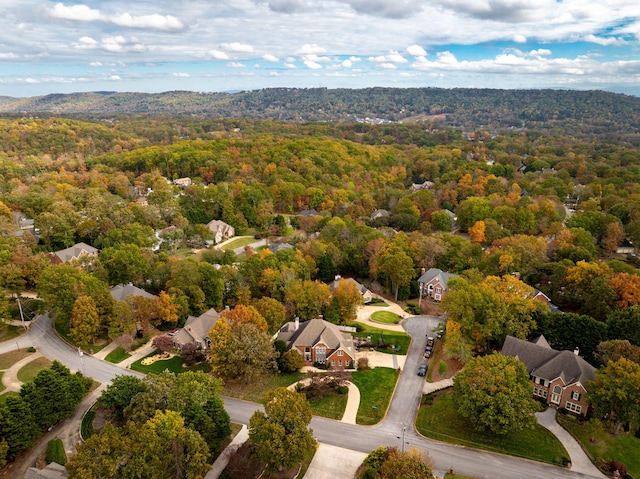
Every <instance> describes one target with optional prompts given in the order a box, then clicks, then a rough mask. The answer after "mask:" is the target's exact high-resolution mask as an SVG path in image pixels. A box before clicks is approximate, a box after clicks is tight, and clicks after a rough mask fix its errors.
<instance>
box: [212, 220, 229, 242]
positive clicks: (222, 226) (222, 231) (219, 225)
mask: <svg viewBox="0 0 640 479" xmlns="http://www.w3.org/2000/svg"><path fill="white" fill-rule="evenodd" d="M207 228H209V230H210V231H211V232H212V233H213V240H214V241H215V243H216V244H218V243H221V242H222V241H224V240H228V239H229V238H233V237H234V236H235V235H236V229H235V228H234V227H233V226H231V225H228V224H227V223H225V222H224V221H220V220H212V221H209V223H207Z"/></svg>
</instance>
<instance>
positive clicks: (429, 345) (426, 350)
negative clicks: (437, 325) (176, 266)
mask: <svg viewBox="0 0 640 479" xmlns="http://www.w3.org/2000/svg"><path fill="white" fill-rule="evenodd" d="M434 344H435V340H434V339H433V338H432V337H431V336H429V337H428V338H427V346H426V347H425V348H424V357H425V358H430V357H431V354H432V353H433V345H434Z"/></svg>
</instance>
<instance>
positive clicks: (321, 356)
mask: <svg viewBox="0 0 640 479" xmlns="http://www.w3.org/2000/svg"><path fill="white" fill-rule="evenodd" d="M316 362H318V363H320V364H324V363H326V362H327V348H325V347H324V346H318V347H317V348H316Z"/></svg>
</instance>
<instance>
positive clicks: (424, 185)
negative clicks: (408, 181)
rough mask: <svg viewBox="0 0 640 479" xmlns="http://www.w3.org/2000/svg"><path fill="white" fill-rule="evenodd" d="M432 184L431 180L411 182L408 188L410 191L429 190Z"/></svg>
mask: <svg viewBox="0 0 640 479" xmlns="http://www.w3.org/2000/svg"><path fill="white" fill-rule="evenodd" d="M434 185H435V183H434V182H433V181H425V182H424V183H413V184H412V185H411V186H410V187H409V189H410V190H411V191H420V190H430V189H431V188H433V186H434Z"/></svg>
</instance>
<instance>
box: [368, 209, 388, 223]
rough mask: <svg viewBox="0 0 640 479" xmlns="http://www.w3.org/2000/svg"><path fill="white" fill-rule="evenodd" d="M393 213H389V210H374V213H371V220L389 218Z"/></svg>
mask: <svg viewBox="0 0 640 479" xmlns="http://www.w3.org/2000/svg"><path fill="white" fill-rule="evenodd" d="M390 214H391V213H389V211H387V210H382V209H379V210H373V213H371V220H372V221H373V220H377V219H378V218H388V217H389V216H390Z"/></svg>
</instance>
